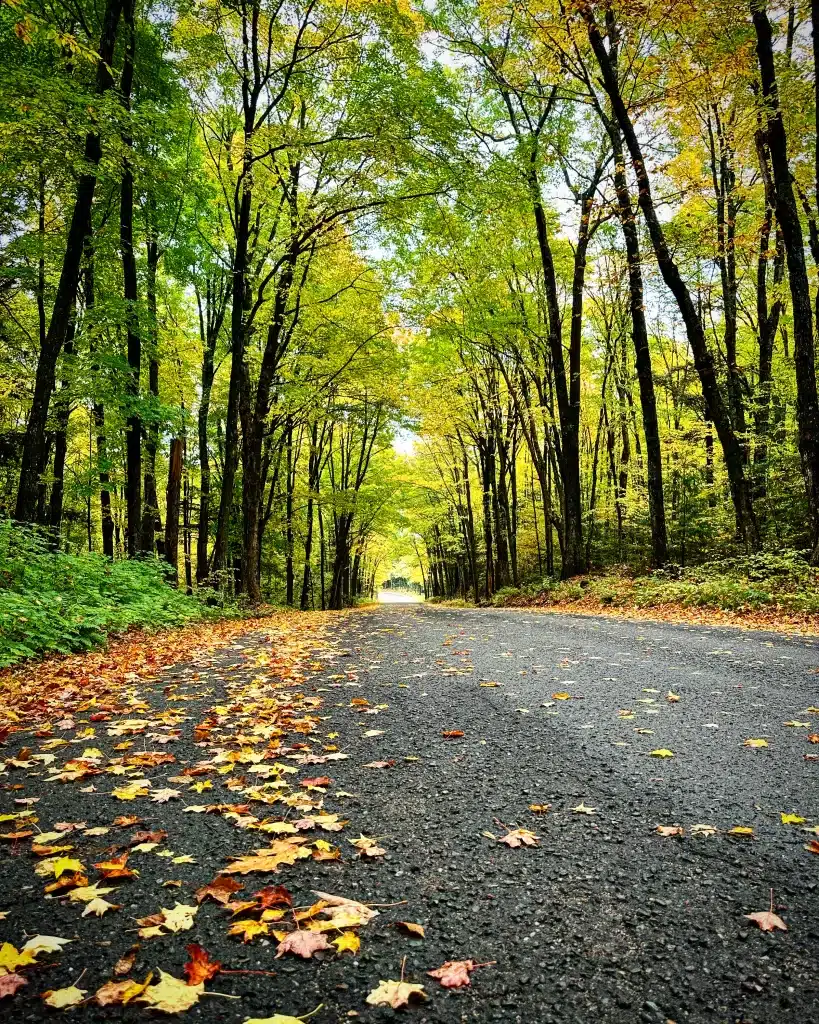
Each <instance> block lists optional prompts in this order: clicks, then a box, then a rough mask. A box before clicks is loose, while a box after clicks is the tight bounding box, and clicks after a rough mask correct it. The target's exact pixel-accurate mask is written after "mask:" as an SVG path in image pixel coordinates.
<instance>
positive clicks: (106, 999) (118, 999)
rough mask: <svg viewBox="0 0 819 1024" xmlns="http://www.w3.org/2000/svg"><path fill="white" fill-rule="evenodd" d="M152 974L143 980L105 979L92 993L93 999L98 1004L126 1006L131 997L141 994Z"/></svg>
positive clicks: (134, 997)
mask: <svg viewBox="0 0 819 1024" xmlns="http://www.w3.org/2000/svg"><path fill="white" fill-rule="evenodd" d="M151 977H152V975H150V974H149V975H148V977H147V978H146V979H145V981H144V982H139V981H131V980H130V979H128V980H126V981H106V983H105V984H104V985H103V986H102V987H101V988H98V989H97V991H96V992H95V993H94V999H96V1001H97V1002H98V1003H99V1005H100V1006H127V1005H128V1003H130V1002H131V1000H132V999H136V997H137V996H139V995H142V993H143V992H144V991H145V989H146V988H147V987H148V985H149V984H150V983H151Z"/></svg>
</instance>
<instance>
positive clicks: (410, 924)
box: [395, 921, 426, 939]
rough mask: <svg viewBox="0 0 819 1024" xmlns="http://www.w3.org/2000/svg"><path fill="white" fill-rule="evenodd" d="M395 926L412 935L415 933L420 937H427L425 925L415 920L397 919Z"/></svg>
mask: <svg viewBox="0 0 819 1024" xmlns="http://www.w3.org/2000/svg"><path fill="white" fill-rule="evenodd" d="M395 927H396V928H400V929H401V930H402V931H404V932H408V933H409V934H410V935H415V936H416V937H417V938H419V939H425V938H426V932H425V931H424V926H423V925H420V924H415V922H414V921H396V922H395Z"/></svg>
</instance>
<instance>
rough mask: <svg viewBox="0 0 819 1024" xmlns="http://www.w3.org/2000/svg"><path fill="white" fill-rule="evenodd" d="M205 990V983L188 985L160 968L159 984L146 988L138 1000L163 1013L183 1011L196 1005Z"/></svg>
mask: <svg viewBox="0 0 819 1024" xmlns="http://www.w3.org/2000/svg"><path fill="white" fill-rule="evenodd" d="M204 991H205V986H204V984H200V985H188V984H186V983H185V982H184V981H182V980H181V979H180V978H174V977H173V976H172V975H170V974H166V973H165V972H164V971H163V970H160V972H159V981H158V982H157V984H156V985H151V986H149V987H148V988H146V989H145V991H144V992H142V993H141V994H140V995H139V996H137V997H136V1001H137V1002H138V1003H147V1004H148V1006H151V1007H153V1008H154V1009H155V1010H161V1011H162V1012H163V1013H182V1012H183V1011H184V1010H189V1009H190V1008H191V1007H192V1006H195V1005H196V1004H197V1003H198V1002H199V997H200V996H201V995H202V993H203V992H204Z"/></svg>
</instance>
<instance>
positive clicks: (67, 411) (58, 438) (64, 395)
mask: <svg viewBox="0 0 819 1024" xmlns="http://www.w3.org/2000/svg"><path fill="white" fill-rule="evenodd" d="M74 328H75V316H74V315H72V317H71V323H70V324H69V325H68V333H67V334H66V338H65V345H64V346H63V358H64V359H65V358H66V357H68V358H69V359H70V357H71V356H72V355H73V354H74ZM70 389H71V385H70V383H69V379H68V372H67V368H64V369H63V384H62V387H61V389H60V394H59V395H58V398H57V429H56V430H55V431H54V473H53V477H54V482H53V483H52V485H51V495H50V500H49V510H48V521H49V526H50V528H51V535H52V539H53V544H54V545H55V547H59V543H60V526H61V524H62V520H63V495H64V493H65V481H64V477H65V457H66V454H67V453H68V420H69V417H70V415H71V398H70V393H71V391H70Z"/></svg>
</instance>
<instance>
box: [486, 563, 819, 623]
mask: <svg viewBox="0 0 819 1024" xmlns="http://www.w3.org/2000/svg"><path fill="white" fill-rule="evenodd" d="M495 598H496V599H495V600H494V601H493V604H496V605H504V604H506V605H515V604H532V603H534V604H540V605H564V604H567V605H570V604H573V603H577V602H585V603H586V604H587V605H592V606H596V605H599V604H603V605H610V606H612V607H622V608H627V607H636V608H657V607H659V606H661V605H668V604H678V605H683V606H684V607H701V608H719V609H721V610H723V611H749V612H752V611H759V610H762V609H777V610H781V611H784V612H788V613H807V614H816V613H819V569H817V568H815V567H814V566H812V565H810V563H809V562H808V560H807V558H806V557H805V554H804V552H800V551H782V552H759V553H757V554H754V555H743V556H737V557H733V558H724V559H718V560H715V561H710V562H706V563H703V564H702V565H696V566H690V567H686V568H683V567H682V566H679V565H667V566H666V567H665V568H663V569H657V570H655V571H654V572H652V573H649V574H646V575H638V576H634V575H632V574H631V573H629V572H628V570H627V569H626V567H625V566H622V567H620V569H619V571H617V570H610V571H608V572H606V573H603V574H601V575H598V576H589V577H587V578H584V579H582V580H577V579H573V580H567V581H565V582H558V581H550V580H544V581H543V585H542V586H540V585H538V586H536V587H525V588H523V589H522V590H516V589H513V588H511V587H510V588H507V589H506V590H504V591H499V592H498V593H497V594H496V595H495Z"/></svg>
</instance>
